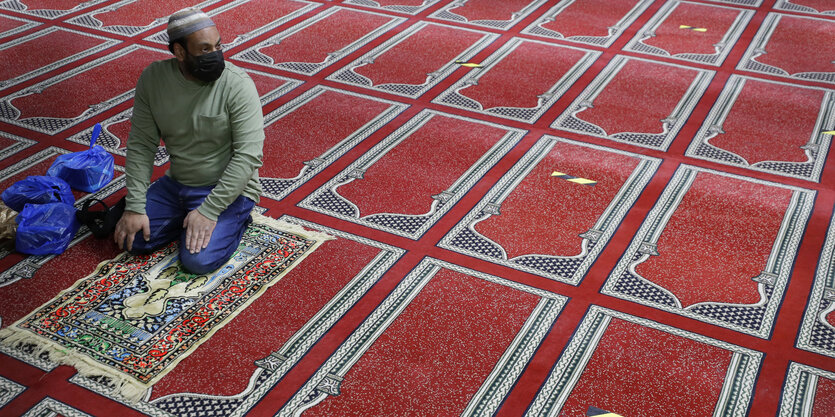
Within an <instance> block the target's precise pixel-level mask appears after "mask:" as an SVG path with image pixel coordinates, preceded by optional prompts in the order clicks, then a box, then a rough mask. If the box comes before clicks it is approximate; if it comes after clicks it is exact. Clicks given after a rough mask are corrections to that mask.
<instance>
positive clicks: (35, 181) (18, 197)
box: [2, 175, 75, 212]
mask: <svg viewBox="0 0 835 417" xmlns="http://www.w3.org/2000/svg"><path fill="white" fill-rule="evenodd" d="M2 198H3V203H5V204H6V205H7V206H9V208H11V209H12V210H14V211H18V212H19V211H21V210H23V206H24V205H25V204H27V203H32V204H45V203H67V204H70V205H72V204H74V203H75V197H74V196H73V195H72V190H70V186H69V184H67V182H66V181H64V180H62V179H60V178H55V177H47V176H41V175H33V176H31V177H27V178H25V179H22V180H20V181H18V182H16V183H14V184H12V186H11V187H9V188H7V189H6V190H5V191H3V196H2Z"/></svg>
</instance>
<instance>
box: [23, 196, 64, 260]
mask: <svg viewBox="0 0 835 417" xmlns="http://www.w3.org/2000/svg"><path fill="white" fill-rule="evenodd" d="M15 220H17V233H16V234H15V249H17V250H18V252H23V253H25V254H27V255H49V254H56V255H57V254H59V253H62V252H64V251H65V250H66V249H67V246H69V244H70V241H71V240H72V238H73V237H74V236H75V233H76V232H78V227H79V224H78V220H76V218H75V207H73V206H71V205H69V204H64V203H48V204H27V205H25V206H24V207H23V211H21V212H20V214H18V215H17V219H15Z"/></svg>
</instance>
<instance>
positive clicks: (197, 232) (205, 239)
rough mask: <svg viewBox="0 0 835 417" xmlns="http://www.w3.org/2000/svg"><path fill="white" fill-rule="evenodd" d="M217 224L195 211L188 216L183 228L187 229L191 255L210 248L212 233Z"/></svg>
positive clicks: (187, 245) (188, 246) (187, 241)
mask: <svg viewBox="0 0 835 417" xmlns="http://www.w3.org/2000/svg"><path fill="white" fill-rule="evenodd" d="M215 225H217V222H216V221H214V220H209V218H208V217H206V216H204V215H202V214H200V212H199V211H197V209H194V210H192V211H190V212H189V213H188V215H186V219H185V221H183V228H184V229H186V249H187V250H188V251H189V252H191V253H198V252H200V250H202V249H206V247H207V246H209V240H211V238H212V232H213V231H214V230H215Z"/></svg>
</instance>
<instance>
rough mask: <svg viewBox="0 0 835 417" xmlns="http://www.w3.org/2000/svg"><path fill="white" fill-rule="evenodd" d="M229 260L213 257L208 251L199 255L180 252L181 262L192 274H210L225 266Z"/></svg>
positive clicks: (203, 251) (184, 251)
mask: <svg viewBox="0 0 835 417" xmlns="http://www.w3.org/2000/svg"><path fill="white" fill-rule="evenodd" d="M228 260H229V259H228V258H227V259H223V258H222V257H218V256H216V255H212V254H211V253H209V252H208V251H206V250H202V251H200V252H198V253H191V252H188V251H186V250H182V249H181V250H180V262H181V263H182V264H183V267H184V268H185V269H186V270H187V271H188V272H190V273H192V274H198V275H199V274H208V273H209V272H213V271H215V270H217V269H218V268H220V267H221V266H223V264H224V263H226V261H228Z"/></svg>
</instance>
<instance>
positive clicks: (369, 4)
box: [342, 0, 440, 15]
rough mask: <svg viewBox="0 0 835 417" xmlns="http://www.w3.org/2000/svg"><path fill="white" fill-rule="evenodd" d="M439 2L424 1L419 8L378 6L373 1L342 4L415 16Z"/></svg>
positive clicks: (351, 0)
mask: <svg viewBox="0 0 835 417" xmlns="http://www.w3.org/2000/svg"><path fill="white" fill-rule="evenodd" d="M439 1H440V0H424V1H423V4H421V5H420V6H380V3H377V2H376V1H374V0H343V2H342V3H345V4H354V5H357V6H365V7H373V8H375V9H383V10H390V11H393V12H398V13H405V14H411V15H416V14H418V13H420V12H422V11H424V10H426V9H427V8H428V7H429V6H431V5H433V4H435V3H437V2H439Z"/></svg>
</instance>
